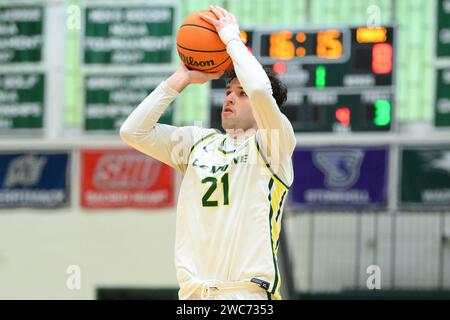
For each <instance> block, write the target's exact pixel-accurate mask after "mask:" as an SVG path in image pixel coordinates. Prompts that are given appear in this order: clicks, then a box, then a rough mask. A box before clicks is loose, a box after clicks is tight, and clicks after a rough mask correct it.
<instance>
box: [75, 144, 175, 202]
mask: <svg viewBox="0 0 450 320" xmlns="http://www.w3.org/2000/svg"><path fill="white" fill-rule="evenodd" d="M173 180H174V170H173V169H172V168H171V167H169V166H167V165H165V164H163V163H161V162H160V161H157V160H155V159H153V158H151V157H149V156H147V155H144V154H142V153H139V152H137V151H134V150H132V149H102V150H93V149H84V150H81V206H82V207H84V208H163V207H170V206H173V204H174V181H173Z"/></svg>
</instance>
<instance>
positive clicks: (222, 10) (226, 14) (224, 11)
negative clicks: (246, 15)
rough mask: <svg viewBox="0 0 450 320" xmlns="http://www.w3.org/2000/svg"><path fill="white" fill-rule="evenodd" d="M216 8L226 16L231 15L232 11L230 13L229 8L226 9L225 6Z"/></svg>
mask: <svg viewBox="0 0 450 320" xmlns="http://www.w3.org/2000/svg"><path fill="white" fill-rule="evenodd" d="M215 8H216V9H217V10H219V11H220V13H221V14H222V15H223V16H224V17H226V16H229V15H230V13H229V12H228V11H227V10H225V9H224V8H222V7H218V6H215Z"/></svg>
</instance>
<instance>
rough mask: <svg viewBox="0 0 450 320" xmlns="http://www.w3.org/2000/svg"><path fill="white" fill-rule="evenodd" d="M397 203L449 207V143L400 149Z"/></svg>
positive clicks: (436, 207) (420, 206) (410, 206)
mask: <svg viewBox="0 0 450 320" xmlns="http://www.w3.org/2000/svg"><path fill="white" fill-rule="evenodd" d="M401 156H402V160H401V163H402V166H401V167H402V169H401V177H400V205H401V206H403V207H409V208H412V209H414V208H415V207H417V208H420V209H421V210H424V209H426V208H429V209H431V210H434V209H438V208H439V207H442V208H443V209H446V210H448V209H450V145H447V146H427V147H405V148H403V149H402V153H401Z"/></svg>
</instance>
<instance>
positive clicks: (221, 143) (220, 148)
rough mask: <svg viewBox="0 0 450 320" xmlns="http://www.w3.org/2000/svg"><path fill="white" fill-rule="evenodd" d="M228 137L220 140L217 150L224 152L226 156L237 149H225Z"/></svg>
mask: <svg viewBox="0 0 450 320" xmlns="http://www.w3.org/2000/svg"><path fill="white" fill-rule="evenodd" d="M226 139H227V137H225V138H223V140H222V141H221V142H220V144H219V146H218V147H217V150H218V151H219V152H220V153H222V155H224V156H228V155H230V154H232V153H234V152H235V151H236V149H234V150H232V151H225V150H223V148H222V147H223V145H224V144H225V140H226Z"/></svg>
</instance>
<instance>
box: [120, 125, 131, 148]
mask: <svg viewBox="0 0 450 320" xmlns="http://www.w3.org/2000/svg"><path fill="white" fill-rule="evenodd" d="M119 135H120V139H122V141H123V142H125V143H126V144H131V142H132V140H133V133H132V132H131V131H130V130H129V129H128V128H127V127H126V126H125V125H122V126H121V127H120V130H119Z"/></svg>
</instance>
